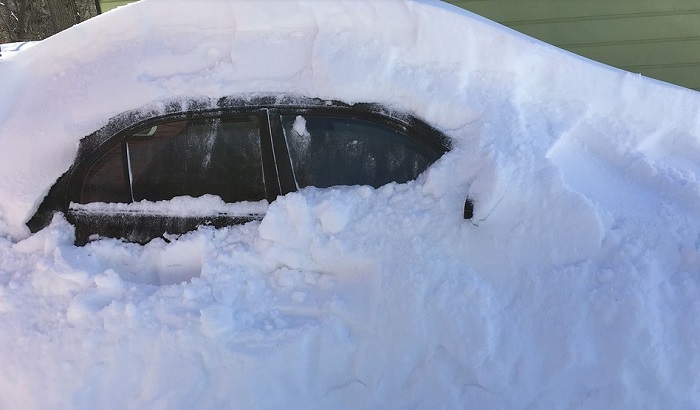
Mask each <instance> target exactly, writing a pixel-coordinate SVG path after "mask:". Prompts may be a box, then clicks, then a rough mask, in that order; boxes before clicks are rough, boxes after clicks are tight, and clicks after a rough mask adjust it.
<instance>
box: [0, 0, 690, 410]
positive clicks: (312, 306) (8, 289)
mask: <svg viewBox="0 0 700 410" xmlns="http://www.w3.org/2000/svg"><path fill="white" fill-rule="evenodd" d="M0 72H1V73H2V75H1V76H0V87H1V88H2V90H3V98H2V100H1V101H0V143H1V144H2V146H3V147H5V148H4V149H3V150H1V151H0V175H1V176H2V178H0V233H2V234H3V235H4V236H5V239H0V261H1V262H2V263H1V264H0V329H2V331H1V332H0V352H2V354H3V357H4V360H3V372H2V374H1V375H0V407H8V408H18V407H22V408H45V407H49V406H50V407H52V408H94V407H102V408H125V407H126V408H143V407H146V408H192V407H198V408H214V407H217V408H219V407H229V408H230V407H237V408H239V407H240V408H249V407H259V408H273V407H287V408H289V407H292V408H294V407H304V408H308V407H317V408H328V407H345V408H347V407H353V408H367V407H393V408H401V407H423V408H427V407H429V408H434V407H445V408H456V407H464V406H473V407H477V408H512V407H528V406H529V407H534V408H559V407H582V408H601V407H615V408H621V407H626V408H638V407H642V406H644V407H655V408H669V407H675V408H682V407H695V406H699V405H700V394H699V393H698V391H700V378H699V377H698V374H700V354H699V352H698V348H697V345H696V343H695V339H696V338H697V336H698V335H699V334H700V333H699V332H700V326H699V325H698V322H697V320H696V319H695V318H696V317H698V314H700V302H698V300H700V287H699V286H698V273H699V271H700V257H699V255H700V223H699V222H700V221H699V216H700V212H699V211H700V209H699V207H700V197H699V194H700V189H699V184H698V180H697V172H698V170H699V169H698V168H699V166H698V164H700V162H699V160H700V142H699V141H700V140H699V139H698V131H699V130H698V126H699V119H700V117H698V112H700V97H699V96H698V94H697V93H696V92H692V91H689V90H685V89H681V88H678V87H674V86H671V85H668V84H664V83H660V82H656V81H652V80H649V79H645V78H643V77H641V76H638V75H634V74H630V73H626V72H622V71H619V70H616V69H612V68H610V67H606V66H602V65H600V64H596V63H593V62H591V61H588V60H585V59H582V58H580V57H576V56H573V55H571V54H569V53H566V52H563V51H561V50H558V49H556V48H554V47H551V46H548V45H545V44H541V43H539V42H537V41H534V40H532V39H530V38H527V37H524V36H522V35H520V34H517V33H515V32H513V31H510V30H508V29H506V28H503V27H501V26H498V25H496V24H494V23H492V22H489V21H487V20H485V19H482V18H479V17H477V16H474V15H472V14H470V13H468V12H465V11H460V10H458V9H456V8H454V7H451V6H448V5H445V4H442V3H438V2H433V1H399V0H396V1H394V0H386V1H367V2H356V1H324V2H320V1H301V0H293V1H265V2H258V1H226V0H221V1H172V0H168V1H165V0H143V1H141V2H138V3H135V4H132V5H129V6H127V7H123V8H119V9H117V10H114V11H111V12H109V13H106V14H104V15H102V16H100V17H98V18H95V19H92V20H90V21H88V22H85V23H83V24H81V25H78V26H76V27H74V28H72V29H70V30H67V31H65V32H63V33H60V34H59V35H56V36H54V37H52V38H50V39H48V40H45V41H42V42H40V43H38V44H36V45H34V46H33V47H32V48H30V49H27V50H23V51H22V52H19V53H16V54H14V55H12V56H10V57H7V58H6V57H2V59H0ZM254 93H265V94H271V93H273V94H274V93H280V94H298V95H303V96H308V97H319V98H327V99H335V100H340V101H344V102H347V103H353V102H376V103H381V104H384V105H387V106H390V107H392V108H396V109H400V110H403V111H408V112H411V113H413V114H414V115H416V116H418V117H420V118H422V119H424V120H426V121H427V122H429V123H431V124H432V125H434V126H435V127H437V128H438V129H440V130H442V131H443V132H444V133H445V134H446V135H448V136H449V137H450V138H451V139H452V140H453V143H454V148H453V149H452V150H451V151H450V152H448V153H447V154H446V155H445V156H444V157H443V158H442V159H440V160H439V161H438V162H437V163H436V164H434V165H433V166H432V167H431V168H430V169H429V170H428V171H426V172H425V173H424V174H423V175H422V176H421V177H419V178H418V180H416V181H413V182H410V183H407V184H400V185H397V184H390V185H387V186H384V187H382V188H380V189H376V190H375V189H371V188H368V187H337V188H332V189H323V190H320V189H314V188H309V189H304V190H302V191H301V192H297V193H293V194H289V195H287V196H285V197H281V198H278V200H277V201H275V202H273V203H272V204H270V206H269V208H268V211H267V214H266V216H265V219H264V220H263V221H262V222H260V223H257V222H256V223H250V224H247V225H244V226H236V227H230V228H227V229H221V230H212V229H207V228H202V229H200V230H198V231H196V232H193V233H191V234H188V235H185V236H183V237H181V238H179V239H177V240H174V241H173V242H171V243H165V242H164V241H160V240H156V241H153V242H151V243H150V244H148V245H146V246H138V245H133V244H125V243H121V242H119V241H116V240H100V241H96V242H94V243H91V244H89V245H87V246H85V247H82V248H77V247H74V246H73V245H72V240H73V237H72V230H71V227H70V226H69V225H68V224H67V223H66V222H65V221H64V220H63V219H62V217H61V216H60V215H58V216H56V218H54V221H53V222H52V224H51V225H50V226H49V227H47V228H46V229H44V230H43V231H41V232H39V233H37V234H34V235H31V236H29V235H28V232H27V230H26V227H24V222H25V221H26V220H27V219H28V218H29V217H31V215H32V214H33V212H34V210H35V209H36V207H37V206H38V204H39V203H40V201H41V199H42V197H43V195H44V194H45V193H46V192H47V190H48V189H49V187H50V186H51V184H52V183H53V182H54V181H55V179H56V178H58V177H59V176H60V175H61V173H63V172H65V171H66V170H67V169H68V167H69V166H70V164H71V162H72V160H73V157H74V155H75V153H76V150H77V144H78V142H79V140H80V138H82V137H83V136H85V135H87V134H89V133H90V132H92V131H94V130H95V129H97V128H99V127H101V126H102V125H104V124H106V123H107V121H108V120H109V119H110V118H111V117H113V116H114V115H116V114H119V113H121V112H124V111H127V110H131V109H134V108H138V107H143V106H150V107H154V106H155V107H157V106H158V104H159V102H160V101H163V100H166V99H172V98H182V99H183V100H185V99H188V98H190V97H209V98H216V97H221V96H226V95H247V94H254ZM467 197H469V198H473V200H474V201H475V216H474V218H473V219H472V220H471V221H464V220H463V219H462V218H461V210H462V206H463V203H464V200H465V198H467Z"/></svg>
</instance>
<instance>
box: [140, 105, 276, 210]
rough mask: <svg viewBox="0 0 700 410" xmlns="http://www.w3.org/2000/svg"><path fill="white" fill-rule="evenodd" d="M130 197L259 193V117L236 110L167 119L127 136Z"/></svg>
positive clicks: (228, 198) (250, 196)
mask: <svg viewBox="0 0 700 410" xmlns="http://www.w3.org/2000/svg"><path fill="white" fill-rule="evenodd" d="M127 152H128V163H129V167H130V170H131V179H132V192H133V199H134V201H140V200H144V199H145V200H149V201H158V200H166V199H171V198H174V197H176V196H185V195H187V196H192V197H199V196H201V195H205V194H213V195H218V196H219V197H221V198H222V199H223V200H224V201H225V202H237V201H257V200H261V199H264V198H265V184H264V180H263V167H262V155H261V150H260V130H259V120H258V118H257V116H254V115H239V116H230V117H223V118H208V119H201V120H186V121H172V122H169V123H165V124H159V125H157V126H156V127H155V129H153V127H149V128H146V129H144V130H141V131H140V132H138V133H135V134H134V135H132V136H131V137H129V138H128V139H127Z"/></svg>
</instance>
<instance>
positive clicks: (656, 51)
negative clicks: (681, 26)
mask: <svg viewBox="0 0 700 410" xmlns="http://www.w3.org/2000/svg"><path fill="white" fill-rule="evenodd" d="M568 49H569V50H571V51H573V52H574V53H576V54H580V55H582V56H585V57H588V58H592V59H594V60H597V61H602V62H605V61H614V62H615V64H614V65H615V66H617V67H621V68H625V67H644V66H650V65H652V66H654V65H664V64H687V63H696V62H699V61H700V39H694V40H688V41H665V42H656V43H640V44H634V45H627V44H610V45H596V46H576V47H568Z"/></svg>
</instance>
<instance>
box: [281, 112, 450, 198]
mask: <svg viewBox="0 0 700 410" xmlns="http://www.w3.org/2000/svg"><path fill="white" fill-rule="evenodd" d="M282 125H283V129H284V133H285V137H286V139H287V145H288V148H289V154H290V157H291V160H292V166H293V168H294V174H295V178H296V182H297V185H298V186H299V187H300V188H303V187H305V186H315V187H319V188H325V187H329V186H333V185H371V186H373V187H375V188H377V187H380V186H382V185H385V184H387V183H389V182H400V183H401V182H407V181H410V180H412V179H415V178H416V177H417V176H418V175H419V174H420V173H421V172H423V171H424V170H425V169H426V168H427V167H428V166H429V165H430V164H432V163H433V162H435V161H436V160H437V159H438V158H439V154H437V153H436V152H434V151H433V150H431V149H429V148H428V147H426V146H425V145H423V144H421V143H420V142H419V141H417V140H416V139H414V138H412V137H410V136H408V135H406V134H404V133H403V132H401V131H399V130H396V129H394V128H391V127H390V126H388V125H386V124H383V123H375V122H372V121H368V120H363V119H357V118H350V117H343V116H332V115H304V116H297V115H282Z"/></svg>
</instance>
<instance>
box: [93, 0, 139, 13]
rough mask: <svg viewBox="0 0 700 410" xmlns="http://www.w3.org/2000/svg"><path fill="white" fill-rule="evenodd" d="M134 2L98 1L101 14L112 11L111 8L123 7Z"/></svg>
mask: <svg viewBox="0 0 700 410" xmlns="http://www.w3.org/2000/svg"><path fill="white" fill-rule="evenodd" d="M133 1H134V0H131V1H128V0H127V1H123V0H119V1H117V0H100V8H101V9H102V12H103V13H104V12H105V11H109V10H112V9H113V8H116V7H119V6H123V5H125V4H129V3H133Z"/></svg>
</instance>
